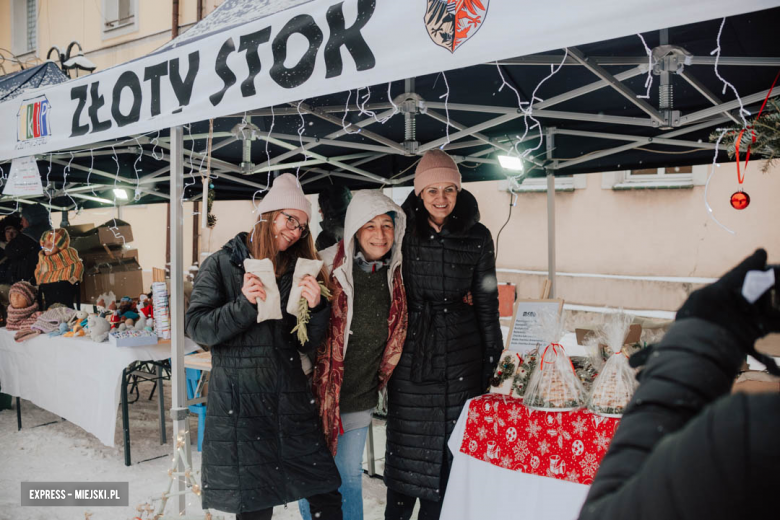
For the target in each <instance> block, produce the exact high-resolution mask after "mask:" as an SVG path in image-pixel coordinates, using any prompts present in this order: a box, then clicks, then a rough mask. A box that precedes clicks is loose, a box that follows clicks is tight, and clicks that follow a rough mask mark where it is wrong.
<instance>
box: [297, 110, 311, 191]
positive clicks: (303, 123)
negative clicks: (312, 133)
mask: <svg viewBox="0 0 780 520" xmlns="http://www.w3.org/2000/svg"><path fill="white" fill-rule="evenodd" d="M302 104H303V100H302V99H301V100H300V101H298V105H297V106H296V109H297V110H298V117H300V118H301V125H300V126H299V127H298V141H299V143H300V146H301V151H302V152H303V164H304V165H305V164H306V161H308V160H309V154H307V153H306V148H305V147H304V146H303V133H304V132H305V131H306V120H305V119H304V118H303V112H301V105H302ZM300 171H301V163H300V162H299V163H298V167H297V168H296V169H295V180H296V181H298V186H299V187H300V185H301V181H300V178H299V176H300Z"/></svg>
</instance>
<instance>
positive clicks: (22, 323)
mask: <svg viewBox="0 0 780 520" xmlns="http://www.w3.org/2000/svg"><path fill="white" fill-rule="evenodd" d="M40 315H41V313H40V312H39V311H38V302H33V304H32V305H30V306H29V307H22V308H19V309H17V308H16V307H11V306H10V305H9V306H8V320H7V325H6V326H5V328H6V329H8V330H11V331H15V330H22V329H29V328H30V327H32V325H33V323H35V322H36V320H37V319H38V316H40Z"/></svg>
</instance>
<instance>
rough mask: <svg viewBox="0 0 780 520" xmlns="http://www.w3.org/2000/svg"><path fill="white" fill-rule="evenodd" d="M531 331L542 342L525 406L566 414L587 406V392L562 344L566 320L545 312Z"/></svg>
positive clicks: (527, 390) (553, 313)
mask: <svg viewBox="0 0 780 520" xmlns="http://www.w3.org/2000/svg"><path fill="white" fill-rule="evenodd" d="M538 317H539V320H538V322H537V324H536V325H534V326H533V327H532V328H531V330H530V331H529V332H530V333H531V334H534V335H535V336H536V337H538V338H541V339H542V340H543V341H542V344H544V345H546V346H544V347H540V349H539V355H538V363H537V366H536V368H535V369H534V370H533V372H532V373H531V378H530V380H529V381H528V387H527V388H526V391H525V396H524V404H525V405H526V406H528V407H529V408H535V409H540V410H547V411H564V410H574V409H576V408H580V407H581V406H582V405H584V404H585V388H584V387H583V386H582V382H581V381H580V378H579V377H578V376H577V374H576V373H575V371H574V366H573V365H572V363H571V360H570V359H569V356H568V355H567V354H566V351H565V350H564V348H563V347H562V346H561V344H560V340H561V338H562V337H563V333H564V330H563V320H562V318H561V317H560V316H559V315H558V313H555V312H542V313H540V314H539V316H538Z"/></svg>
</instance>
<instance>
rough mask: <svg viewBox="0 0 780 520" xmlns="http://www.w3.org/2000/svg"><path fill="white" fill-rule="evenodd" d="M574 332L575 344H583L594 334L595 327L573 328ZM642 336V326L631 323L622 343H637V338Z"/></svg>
mask: <svg viewBox="0 0 780 520" xmlns="http://www.w3.org/2000/svg"><path fill="white" fill-rule="evenodd" d="M574 333H575V334H576V335H577V344H578V345H584V344H585V342H586V341H587V340H588V339H589V338H590V337H592V336H594V335H595V334H596V329H574ZM641 337H642V326H641V325H637V324H633V325H630V326H629V327H628V333H627V334H626V339H625V340H624V341H623V345H633V344H634V343H639V338H641Z"/></svg>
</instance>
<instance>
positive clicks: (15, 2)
mask: <svg viewBox="0 0 780 520" xmlns="http://www.w3.org/2000/svg"><path fill="white" fill-rule="evenodd" d="M28 1H29V0H11V2H10V4H11V13H10V14H11V52H13V54H14V56H16V57H17V58H18V59H19V61H22V59H23V58H33V57H37V56H38V43H39V39H38V33H39V31H38V29H39V27H38V22H39V20H38V10H39V8H40V0H33V2H34V3H35V45H34V46H33V48H32V49H30V48H28V43H29V39H30V33H29V31H28V30H27V29H28V28H29V25H30V24H29V20H28V18H27V5H28ZM19 4H23V6H22V12H23V13H24V23H23V24H17V23H16V22H15V20H16V11H17V9H19ZM19 25H21V26H22V27H23V28H24V48H23V49H21V48H19V47H17V43H16V40H17V34H16V31H18V27H19Z"/></svg>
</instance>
